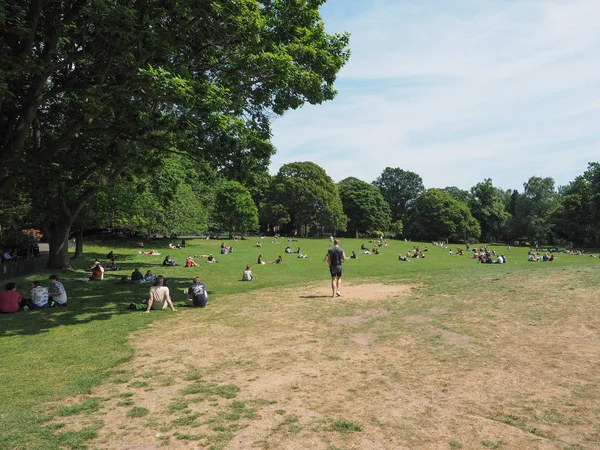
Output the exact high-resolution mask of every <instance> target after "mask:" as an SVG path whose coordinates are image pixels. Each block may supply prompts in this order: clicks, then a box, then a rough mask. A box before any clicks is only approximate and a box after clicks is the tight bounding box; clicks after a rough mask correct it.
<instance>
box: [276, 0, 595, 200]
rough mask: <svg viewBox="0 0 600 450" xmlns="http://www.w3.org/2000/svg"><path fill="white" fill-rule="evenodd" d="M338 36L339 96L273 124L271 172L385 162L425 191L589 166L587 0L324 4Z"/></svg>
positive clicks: (590, 13)
mask: <svg viewBox="0 0 600 450" xmlns="http://www.w3.org/2000/svg"><path fill="white" fill-rule="evenodd" d="M321 16H322V18H323V20H324V22H325V25H326V29H327V31H328V32H329V33H337V32H343V31H348V32H349V33H350V34H351V41H350V49H351V52H352V54H351V56H350V61H349V62H348V63H347V64H346V66H345V67H344V68H343V69H342V70H341V71H340V73H339V75H338V79H337V81H336V88H337V90H338V95H337V97H336V98H335V99H334V100H333V101H329V102H325V103H323V104H321V105H305V106H303V107H302V108H300V109H297V110H294V111H289V112H287V113H286V114H285V115H284V116H283V117H280V118H277V119H276V120H275V121H274V122H273V124H272V129H273V142H274V144H275V146H276V147H277V149H278V150H277V154H276V155H275V156H274V157H273V158H272V163H271V166H270V172H271V173H272V174H274V173H277V171H278V170H279V168H280V167H281V166H282V165H284V164H287V163H290V162H297V161H312V162H314V163H316V164H318V165H319V166H321V167H322V168H323V169H325V171H326V172H327V174H328V175H329V176H330V177H331V178H333V180H334V181H335V182H338V181H341V180H343V179H344V178H346V177H350V176H352V177H356V178H359V179H361V180H364V181H366V182H369V183H370V182H372V181H374V180H375V179H376V178H377V177H378V176H379V175H381V173H382V172H383V170H384V169H385V168H386V167H394V168H395V167H399V168H401V169H403V170H409V171H412V172H415V173H417V174H419V175H420V176H421V177H422V178H423V182H424V185H425V188H427V189H429V188H444V187H446V186H457V187H459V188H461V189H467V190H468V189H470V188H471V187H472V186H474V185H475V184H477V183H478V182H481V181H483V180H484V179H486V178H491V179H492V182H493V184H494V186H496V187H499V188H502V189H518V190H520V191H522V189H523V183H524V182H526V181H527V180H528V179H529V178H530V177H532V176H540V177H552V178H553V179H554V180H555V183H556V186H561V185H566V184H568V183H569V182H570V181H572V180H573V179H574V178H575V177H576V176H578V175H581V174H583V172H585V170H586V169H587V165H588V162H592V161H600V26H598V17H600V0H417V1H415V0H328V1H327V2H326V3H325V5H324V6H323V7H322V8H321Z"/></svg>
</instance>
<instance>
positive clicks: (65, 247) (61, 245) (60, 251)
mask: <svg viewBox="0 0 600 450" xmlns="http://www.w3.org/2000/svg"><path fill="white" fill-rule="evenodd" d="M48 228H49V230H50V236H49V239H48V244H49V247H50V248H49V253H48V268H49V269H66V268H68V267H69V232H70V231H71V223H66V221H63V222H58V223H55V224H52V225H50V226H49V227H48Z"/></svg>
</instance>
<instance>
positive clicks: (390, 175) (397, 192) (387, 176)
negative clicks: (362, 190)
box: [373, 167, 425, 221]
mask: <svg viewBox="0 0 600 450" xmlns="http://www.w3.org/2000/svg"><path fill="white" fill-rule="evenodd" d="M373 185H374V186H375V187H376V188H378V189H379V190H380V191H381V195H383V198H384V199H385V200H386V201H387V202H388V204H389V205H390V209H391V211H392V220H394V221H397V220H404V219H405V218H406V215H407V213H408V211H409V209H410V207H411V206H412V204H413V202H414V201H415V199H416V198H417V197H418V196H419V194H421V193H422V192H423V191H424V190H425V186H424V185H423V179H422V178H421V177H420V176H419V175H417V174H416V173H414V172H410V171H408V170H402V169H400V168H391V167H386V168H385V170H384V171H383V173H382V174H381V175H380V176H379V177H378V178H377V179H376V180H375V181H374V182H373Z"/></svg>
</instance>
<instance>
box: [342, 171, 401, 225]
mask: <svg viewBox="0 0 600 450" xmlns="http://www.w3.org/2000/svg"><path fill="white" fill-rule="evenodd" d="M338 190H339V192H340V198H341V200H342V205H343V207H344V213H345V214H346V216H348V231H350V232H352V233H356V234H358V233H359V232H363V233H364V232H367V231H368V230H381V231H387V230H388V229H389V228H390V223H391V213H390V207H389V205H388V203H387V202H386V201H385V199H384V198H383V196H382V195H381V193H380V192H379V190H378V189H377V188H376V187H374V186H372V185H370V184H369V183H365V182H364V181H361V180H359V179H358V178H354V177H350V178H346V179H344V180H342V181H340V182H339V183H338Z"/></svg>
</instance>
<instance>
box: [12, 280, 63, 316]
mask: <svg viewBox="0 0 600 450" xmlns="http://www.w3.org/2000/svg"><path fill="white" fill-rule="evenodd" d="M49 279H50V287H49V288H47V287H45V286H42V285H41V283H40V282H39V281H32V282H31V292H30V297H28V298H21V294H19V291H17V285H16V283H7V284H6V286H5V290H4V292H0V313H14V312H17V311H19V310H20V309H21V310H23V311H29V310H32V309H46V308H50V307H54V306H62V307H64V306H67V291H66V290H65V287H64V286H63V284H62V283H61V282H60V281H59V278H58V275H52V276H50V278H49Z"/></svg>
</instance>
